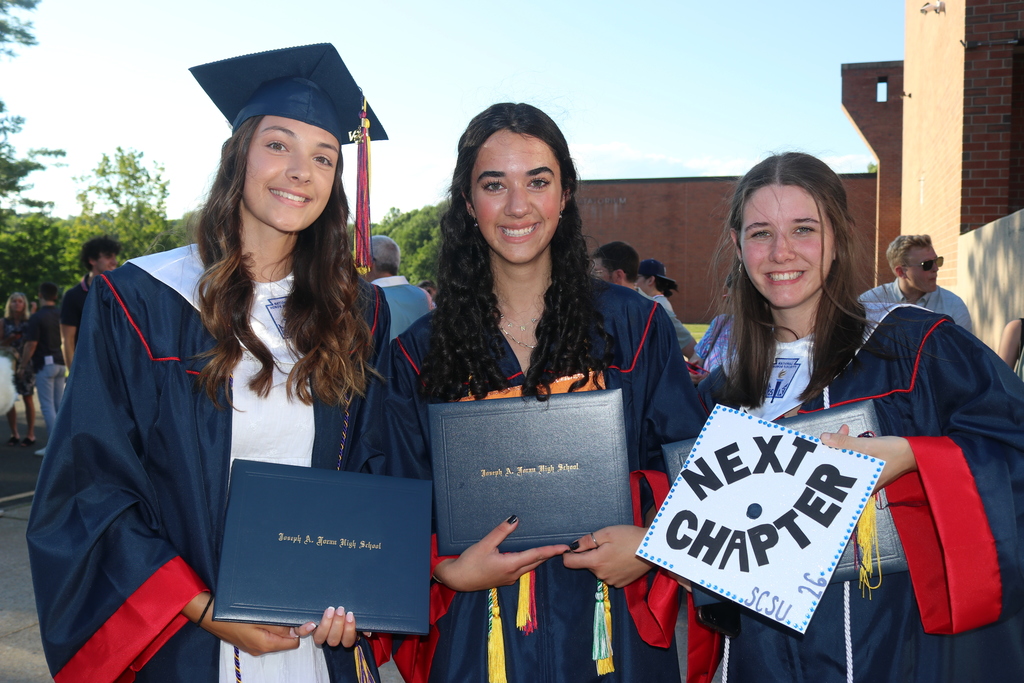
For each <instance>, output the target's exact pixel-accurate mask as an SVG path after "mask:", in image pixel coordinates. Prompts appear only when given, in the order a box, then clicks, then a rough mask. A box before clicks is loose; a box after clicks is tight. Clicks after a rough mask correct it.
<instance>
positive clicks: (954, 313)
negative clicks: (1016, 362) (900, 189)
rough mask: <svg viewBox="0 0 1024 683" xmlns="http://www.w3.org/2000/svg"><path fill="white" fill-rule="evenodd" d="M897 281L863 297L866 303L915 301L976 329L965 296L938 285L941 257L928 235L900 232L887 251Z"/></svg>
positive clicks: (962, 324) (875, 289)
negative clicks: (962, 297) (961, 296)
mask: <svg viewBox="0 0 1024 683" xmlns="http://www.w3.org/2000/svg"><path fill="white" fill-rule="evenodd" d="M885 257H886V258H887V259H888V260H889V266H890V267H891V268H892V272H893V273H895V274H896V280H895V281H893V282H890V283H887V284H884V285H879V286H878V287H875V288H874V289H869V290H868V291H866V292H864V293H863V294H861V296H860V300H861V302H863V303H883V304H914V305H915V306H920V307H921V308H927V309H928V310H929V311H933V312H935V313H941V314H944V315H948V316H949V317H950V318H952V319H953V322H955V323H956V324H957V325H960V326H961V327H964V328H966V329H967V331H969V332H972V333H973V332H974V327H973V325H972V324H971V314H970V312H969V311H968V310H967V305H966V304H965V303H964V301H963V299H961V298H960V297H958V296H957V295H956V294H954V293H953V292H951V291H949V290H948V289H943V288H942V287H939V284H938V277H939V268H941V267H942V260H943V259H942V257H941V256H936V254H935V249H934V248H932V238H931V236H929V235H900V236H899V237H897V238H896V239H894V240H893V241H892V244H890V245H889V248H888V249H886V250H885Z"/></svg>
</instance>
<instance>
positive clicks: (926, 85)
mask: <svg viewBox="0 0 1024 683" xmlns="http://www.w3.org/2000/svg"><path fill="white" fill-rule="evenodd" d="M920 7H921V3H916V2H909V1H908V2H907V9H906V15H905V20H906V38H905V48H904V50H905V54H904V57H905V59H904V62H903V89H904V91H905V92H906V97H904V99H903V202H902V205H901V226H900V230H901V232H902V233H903V234H922V233H928V234H930V235H931V236H932V241H933V243H934V245H935V249H936V251H937V252H938V253H939V254H941V255H943V256H944V257H945V259H946V266H945V267H944V268H943V269H942V270H941V271H940V272H939V284H940V285H942V286H943V287H955V285H956V280H957V276H956V273H957V238H958V237H959V235H960V224H961V222H962V217H961V184H962V182H963V178H962V168H963V158H964V155H965V153H966V152H968V151H969V150H968V149H967V148H966V147H965V146H964V111H963V106H964V78H963V73H964V47H963V45H961V43H960V41H961V40H963V38H964V26H965V10H964V7H963V4H962V3H961V2H947V3H946V5H945V7H946V11H945V12H944V13H940V14H936V13H934V12H929V13H927V14H921V12H920V11H919V10H920ZM974 144H982V145H984V142H982V141H978V142H976V143H974ZM970 151H972V152H973V151H984V150H970Z"/></svg>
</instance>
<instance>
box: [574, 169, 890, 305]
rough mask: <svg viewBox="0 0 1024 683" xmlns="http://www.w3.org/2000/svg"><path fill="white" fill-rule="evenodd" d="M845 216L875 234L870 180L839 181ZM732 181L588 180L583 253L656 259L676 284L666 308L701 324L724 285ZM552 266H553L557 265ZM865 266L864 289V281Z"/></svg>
mask: <svg viewBox="0 0 1024 683" xmlns="http://www.w3.org/2000/svg"><path fill="white" fill-rule="evenodd" d="M842 177H843V182H844V183H845V185H846V189H847V193H848V197H849V201H850V210H851V212H852V213H853V216H854V220H855V221H856V222H857V226H858V229H859V230H861V231H862V232H863V233H864V234H865V239H869V236H872V235H874V233H875V189H876V177H875V174H873V173H854V174H847V175H844V176H842ZM735 182H736V179H735V178H660V179H651V180H591V181H586V182H584V183H583V184H582V186H581V188H580V192H579V202H580V212H581V214H582V216H583V232H584V233H585V234H586V235H588V237H589V240H590V250H591V251H593V250H594V249H596V248H597V247H598V246H600V245H602V244H605V243H606V242H611V241H613V240H622V241H624V242H628V243H629V244H631V245H632V246H633V248H634V249H636V250H637V252H639V254H640V258H641V259H645V258H656V259H658V260H659V261H661V262H662V263H664V264H665V268H666V271H667V274H668V276H669V277H671V278H673V279H674V280H675V281H676V282H677V283H679V291H678V292H676V293H675V295H673V296H672V299H671V301H672V307H673V308H674V309H675V311H676V315H677V316H678V317H679V319H680V320H681V321H683V322H689V323H698V322H708V321H709V320H710V319H711V318H712V317H713V316H714V314H715V312H716V311H715V306H717V304H718V297H719V293H720V287H721V283H722V282H723V281H724V277H723V276H722V275H721V274H719V273H717V272H714V270H713V259H714V256H715V251H716V248H717V245H718V243H719V239H720V238H721V236H722V234H723V232H724V224H725V217H726V214H727V213H728V203H729V199H730V198H731V196H732V191H733V186H734V184H735ZM556 265H557V264H556ZM870 270H871V268H870V265H869V264H866V265H865V269H864V273H865V279H864V286H863V287H864V288H867V286H868V284H869V278H870Z"/></svg>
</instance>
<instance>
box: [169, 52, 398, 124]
mask: <svg viewBox="0 0 1024 683" xmlns="http://www.w3.org/2000/svg"><path fill="white" fill-rule="evenodd" d="M189 71H191V72H192V75H193V76H195V79H196V80H197V81H199V85H201V86H202V88H203V90H205V91H206V94H207V95H209V96H210V99H211V100H213V103H214V104H216V105H217V108H218V109H220V111H221V113H222V114H224V116H225V118H227V120H228V121H231V129H232V130H237V129H238V126H240V125H241V124H242V123H243V122H244V121H245V120H246V119H249V118H252V117H253V116H264V115H271V116H284V117H285V118H289V119H295V120H297V121H302V122H303V123H308V124H310V125H313V126H316V127H318V128H323V129H324V130H326V131H327V132H328V133H330V134H331V135H333V136H334V137H336V138H337V139H338V142H339V143H341V144H346V143H349V142H357V141H358V139H359V138H358V132H359V131H360V130H361V129H362V128H363V123H362V120H361V116H360V112H361V111H362V108H363V93H362V90H361V89H360V88H359V86H358V85H356V82H355V79H353V78H352V74H350V73H349V71H348V69H347V68H346V67H345V63H344V62H343V61H341V56H340V55H339V54H338V51H337V50H336V49H335V48H334V46H333V45H331V44H330V43H319V44H316V45H304V46H301V47H287V48H284V49H281V50H269V51H267V52H257V53H255V54H251V55H243V56H241V57H232V58H231V59H222V60H220V61H218V62H210V63H209V64H201V65H199V66H194V67H192V68H191V69H189ZM366 114H367V118H368V120H369V122H370V133H371V135H372V137H373V139H374V140H387V139H388V136H387V133H385V132H384V128H383V126H381V125H380V121H378V120H377V116H376V115H375V114H374V113H373V110H371V109H370V107H369V105H367V107H366Z"/></svg>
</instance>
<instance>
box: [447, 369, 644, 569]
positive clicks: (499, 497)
mask: <svg viewBox="0 0 1024 683" xmlns="http://www.w3.org/2000/svg"><path fill="white" fill-rule="evenodd" d="M429 410H430V448H431V460H432V465H433V473H434V494H435V504H436V511H437V545H438V551H439V553H440V554H441V555H457V554H459V553H461V552H462V551H463V550H465V549H466V548H468V547H469V546H471V545H472V544H474V543H476V542H477V541H479V540H480V539H481V538H483V537H484V536H485V535H487V534H488V533H489V532H490V531H491V530H492V529H494V527H495V526H497V525H498V524H499V523H500V522H501V521H502V520H504V519H507V518H508V517H509V516H510V515H517V516H518V517H519V526H518V527H517V528H516V530H515V531H514V532H513V533H512V535H511V536H509V537H508V538H507V539H506V540H505V542H504V543H502V544H501V546H500V549H501V551H502V552H509V551H517V550H526V549H528V548H535V547H537V546H542V545H550V544H555V543H571V542H572V541H574V540H576V539H577V538H579V537H581V536H584V535H586V534H588V533H590V532H592V531H595V530H597V529H601V528H603V527H606V526H610V525H613V524H632V523H633V514H632V508H631V504H630V493H629V460H628V454H627V451H626V442H625V426H624V422H623V413H622V392H621V390H619V389H614V390H605V391H585V392H578V393H576V392H574V393H569V394H555V395H552V396H550V397H549V398H548V400H547V401H538V400H537V399H536V398H532V397H527V398H525V399H523V398H499V399H490V400H484V401H463V402H459V403H437V404H432V405H431V406H430V408H429Z"/></svg>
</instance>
